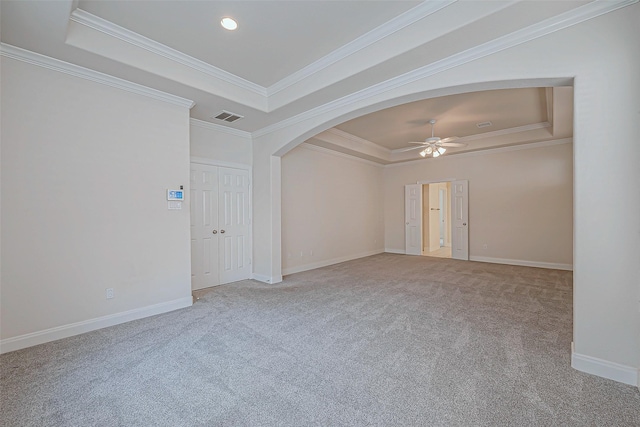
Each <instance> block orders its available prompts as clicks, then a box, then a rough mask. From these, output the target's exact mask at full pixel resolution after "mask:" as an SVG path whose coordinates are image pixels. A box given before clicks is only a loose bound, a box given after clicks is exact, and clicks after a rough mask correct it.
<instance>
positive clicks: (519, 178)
mask: <svg viewBox="0 0 640 427" xmlns="http://www.w3.org/2000/svg"><path fill="white" fill-rule="evenodd" d="M566 81H567V80H566V79H552V80H551V79H545V80H540V81H537V82H536V83H537V84H550V83H553V84H558V83H559V82H563V83H566ZM529 84H532V81H530V80H527V81H506V82H489V83H483V84H478V85H475V86H472V85H466V86H457V87H451V88H444V89H440V90H437V91H429V92H427V93H426V95H425V93H421V94H413V95H410V96H405V97H402V98H397V99H393V100H389V101H387V102H384V103H379V104H377V105H376V106H375V107H376V108H377V110H376V111H381V110H385V109H389V106H392V107H395V106H405V105H408V104H407V102H409V103H415V102H417V101H418V100H417V99H416V98H421V97H422V99H425V100H432V99H434V97H433V96H431V95H434V94H437V95H438V97H435V98H436V99H438V100H442V102H445V101H446V98H440V97H442V96H445V97H448V98H453V97H455V96H457V95H460V94H468V93H480V92H482V93H484V91H487V88H492V90H493V91H494V92H500V91H501V90H503V89H507V90H508V89H514V88H518V89H523V88H527V87H528V86H527V85H529ZM565 87H566V86H565ZM471 88H475V89H479V90H478V91H475V92H464V90H468V89H471ZM480 89H481V90H480ZM550 90H552V89H551V88H550ZM569 90H571V88H570V87H569ZM442 94H447V95H442ZM550 94H551V92H550ZM425 96H426V97H425ZM565 97H566V94H565ZM569 97H570V100H569V104H571V105H570V106H569V109H570V110H572V101H573V98H572V92H570V94H569ZM403 101H407V102H404V103H403ZM564 107H566V106H564ZM487 108H489V106H488V107H487ZM372 109H373V107H372V108H366V109H361V110H359V111H358V112H354V113H349V114H347V115H344V116H341V117H340V118H336V119H334V120H332V121H330V122H328V123H325V124H324V125H323V126H319V127H316V128H315V129H314V130H312V131H309V132H307V133H305V135H304V136H302V137H306V136H307V135H309V134H312V136H310V137H307V139H305V141H307V142H305V143H304V144H303V145H302V146H300V147H297V148H291V147H292V146H293V145H294V144H295V143H297V142H298V141H297V140H294V141H292V142H291V143H289V144H286V145H284V146H283V147H282V148H281V149H280V152H279V153H282V152H284V151H285V150H286V154H284V155H283V156H282V157H281V173H282V176H281V178H282V181H281V190H282V201H281V215H282V223H281V224H282V228H281V230H282V234H281V236H280V237H281V239H282V240H281V242H282V248H281V257H282V258H281V266H282V273H283V274H285V275H286V274H291V273H295V272H298V271H303V270H307V269H312V268H316V267H319V266H323V265H329V264H333V263H336V262H341V261H345V260H348V259H354V258H359V257H362V256H367V255H372V254H375V253H381V252H393V253H405V252H404V248H405V244H404V239H405V234H404V230H403V224H404V219H403V217H402V215H403V212H402V209H403V206H404V201H403V185H405V184H410V183H413V184H415V183H416V182H438V181H441V180H444V181H450V180H451V179H452V178H459V179H468V178H470V177H471V178H472V180H471V187H472V189H474V188H475V192H474V193H473V194H472V198H473V201H474V203H473V204H472V205H474V206H475V210H474V211H473V216H472V218H473V219H475V227H474V228H473V229H472V232H471V240H472V246H471V259H472V260H476V261H485V262H495V263H506V264H515V265H530V266H538V267H547V268H560V269H571V263H572V256H573V255H572V246H573V243H572V238H573V236H572V230H573V223H572V198H573V193H572V191H573V190H572V189H573V183H572V181H573V177H572V173H573V172H572V167H571V166H572V146H571V139H570V138H566V137H563V138H553V135H551V136H550V137H549V138H548V139H549V141H546V142H540V141H536V143H535V144H533V145H532V146H531V148H534V149H535V150H533V151H526V152H525V151H524V150H523V151H520V150H522V149H523V148H525V145H521V146H519V147H517V149H516V148H514V147H511V148H509V149H508V150H513V151H514V152H513V153H510V154H509V153H502V154H500V155H499V156H498V154H499V153H500V149H498V150H497V151H496V149H495V148H493V149H491V150H489V151H487V152H483V151H474V152H473V154H471V153H468V152H467V153H462V154H458V155H457V156H451V157H450V158H447V159H446V160H444V158H443V159H439V160H442V161H440V162H439V163H436V159H433V161H431V160H430V159H429V160H428V161H426V162H422V163H421V162H417V161H416V157H417V156H416V155H415V153H414V155H413V157H411V158H410V159H408V160H409V161H408V162H406V163H404V162H398V163H392V162H391V163H389V164H387V165H385V164H384V162H382V161H381V162H380V163H376V162H375V161H371V160H368V157H369V158H370V157H371V156H366V155H364V156H362V157H361V158H358V157H356V156H354V155H351V154H345V151H346V152H347V153H348V150H344V151H343V152H339V151H335V150H333V151H332V150H329V149H327V148H326V146H323V145H322V144H314V143H313V140H314V136H315V135H317V129H325V128H326V126H328V124H330V123H331V124H333V123H335V122H339V123H337V124H334V126H337V127H340V123H344V122H345V121H347V120H353V119H354V118H355V117H354V115H355V114H359V113H362V112H363V111H366V113H365V114H361V115H360V116H358V117H362V116H363V115H366V114H370V112H371V111H370V110H372ZM550 111H551V110H550ZM555 113H556V114H560V113H559V112H557V111H556V112H555ZM571 113H572V111H569V112H568V116H567V115H566V114H565V116H564V117H563V120H565V121H567V120H568V122H569V127H571V120H572V119H571V116H572V114H571ZM549 114H553V113H552V112H550V113H549ZM343 118H344V119H345V120H342V119H343ZM545 120H549V121H551V122H553V120H552V118H551V117H548V118H547V119H545ZM557 125H558V127H559V126H560V124H559V123H557ZM334 129H335V128H334ZM544 130H545V132H546V131H547V129H544ZM313 132H316V133H315V134H313ZM501 132H502V133H506V132H503V131H499V132H493V133H492V135H498V134H500V133H501ZM569 136H570V135H569ZM302 137H301V138H302ZM518 137H519V138H523V137H522V135H521V133H519V134H518ZM495 138H496V139H497V138H498V137H497V136H496V137H495ZM310 141H311V142H310ZM503 143H504V141H502V143H501V144H503ZM485 148H486V147H485ZM500 148H501V149H503V151H505V150H506V149H505V147H504V144H503V145H502V146H501V147H500ZM492 150H493V151H492ZM516 150H517V151H516ZM489 152H492V153H493V152H495V154H493V155H491V156H489V155H488V153H489ZM496 156H497V157H496ZM505 156H507V157H508V159H507V160H505ZM482 165H486V166H482ZM516 165H517V166H516ZM545 168H546V169H547V170H545V171H543V169H545ZM504 174H510V175H511V178H505V176H503V175H504ZM474 185H475V187H474ZM550 204H556V208H555V210H554V216H553V217H551V216H549V215H548V214H547V212H546V211H545V209H546V208H545V206H549V205H550Z"/></svg>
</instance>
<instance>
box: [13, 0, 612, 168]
mask: <svg viewBox="0 0 640 427" xmlns="http://www.w3.org/2000/svg"><path fill="white" fill-rule="evenodd" d="M614 1H619V0H614ZM597 3H600V4H601V2H597ZM597 7H602V6H600V5H597V4H596V3H593V0H575V1H573V0H570V1H549V2H538V1H517V0H516V1H511V0H504V1H490V2H489V1H455V0H443V1H432V0H430V1H424V2H422V1H397V0H394V1H311V0H304V1H190V0H179V1H178V0H175V1H95V0H90V1H87V0H80V1H77V0H76V1H72V0H58V1H30V0H21V1H7V0H2V2H0V18H1V22H0V33H1V39H2V43H3V50H5V51H6V50H7V49H9V48H11V49H12V48H13V47H17V48H22V49H26V50H27V51H31V52H35V53H39V54H42V55H46V56H48V57H51V58H56V59H59V60H62V61H65V62H68V63H71V64H76V65H79V66H81V67H86V68H89V69H91V70H96V71H99V72H103V73H106V74H108V75H111V76H115V77H118V78H122V79H125V80H127V81H131V82H134V83H138V84H142V85H144V86H147V87H151V88H154V89H157V90H161V91H164V92H167V93H170V94H173V95H177V96H180V97H184V98H187V99H191V100H193V101H195V107H193V108H192V110H191V117H192V118H194V119H198V120H203V121H207V122H210V123H215V124H219V125H224V126H228V127H229V128H232V129H235V130H239V131H244V132H252V133H255V132H264V131H265V129H269V128H270V127H273V126H276V125H277V124H278V123H279V122H281V121H283V120H285V119H288V118H290V117H293V116H295V115H297V114H303V113H304V114H308V113H310V112H311V113H312V112H313V111H314V109H320V108H323V107H324V106H327V105H330V104H331V103H334V102H336V100H338V99H340V98H342V97H344V96H347V95H350V94H354V93H356V92H357V91H360V90H365V89H367V88H369V87H371V86H374V85H380V84H385V83H386V82H388V81H389V79H393V78H396V77H397V76H399V75H402V74H404V73H408V72H412V71H414V70H416V69H424V68H425V67H432V68H433V69H434V70H435V71H434V72H446V70H445V69H444V67H442V64H444V63H449V62H452V61H453V62H454V61H455V60H456V58H459V57H460V55H471V53H475V52H480V53H481V52H484V51H486V50H488V49H489V48H493V49H496V48H499V47H500V46H501V43H505V41H506V42H509V40H516V39H517V38H518V37H522V36H523V35H524V36H529V37H532V36H531V34H544V32H545V31H547V29H548V31H552V30H554V29H556V28H557V26H558V25H562V22H568V21H569V19H568V18H571V17H575V16H582V15H581V14H584V12H585V11H587V12H589V11H593V10H596V8H597ZM223 16H233V17H234V18H236V19H237V20H238V22H239V29H238V30H237V31H235V32H228V31H225V30H223V29H222V28H221V27H220V26H219V21H220V19H221V18H222V17H223ZM585 16H586V15H585ZM438 67H441V68H438ZM438 70H440V71H438ZM443 70H444V71H443ZM565 83H566V82H565ZM571 106H572V95H571V92H570V89H568V90H561V89H559V88H556V89H555V90H553V89H545V88H523V89H517V90H515V89H514V90H501V91H487V92H478V93H473V94H460V95H453V96H449V97H444V98H438V99H430V100H422V101H417V102H413V103H410V104H405V105H401V106H397V107H394V108H390V109H387V110H383V111H379V112H375V113H372V114H369V115H367V116H363V117H360V118H357V119H354V120H350V121H348V122H346V123H343V124H341V125H339V126H337V127H336V129H334V130H333V131H332V133H331V132H330V133H331V136H330V137H327V135H325V138H322V135H319V138H315V139H313V140H311V141H310V142H312V143H315V144H318V145H323V146H326V147H328V148H332V149H338V150H341V151H343V152H349V153H350V154H355V155H360V154H362V153H360V154H358V150H354V145H353V144H351V146H350V148H348V147H347V145H348V144H347V143H344V141H347V140H350V141H351V142H353V141H358V142H359V143H360V145H362V144H365V145H367V144H369V147H370V148H371V150H373V151H371V150H370V151H371V152H376V153H379V154H380V155H379V156H378V154H376V155H373V159H374V160H375V161H379V162H381V163H390V162H394V161H401V160H408V159H411V158H414V157H415V154H413V153H409V156H397V155H396V156H395V157H393V156H394V155H393V152H392V150H395V149H398V148H401V147H406V146H407V144H406V143H407V142H408V141H419V140H423V139H424V138H426V137H427V136H429V135H428V133H429V129H430V128H429V126H428V125H427V124H426V122H427V121H428V119H430V118H434V119H437V120H438V123H437V125H436V134H437V135H438V136H442V137H446V136H451V135H456V136H459V137H464V138H466V142H468V144H469V146H468V147H467V148H465V149H462V150H451V152H452V153H455V152H456V151H468V150H478V149H484V148H488V147H491V146H497V145H509V144H522V143H528V142H539V141H543V140H549V139H557V138H561V137H567V136H571V120H572V111H571ZM221 110H228V111H232V112H234V113H237V114H239V115H242V116H244V117H245V118H244V119H242V120H239V121H237V122H235V123H233V124H227V123H224V122H219V121H216V120H213V119H212V118H211V117H212V116H213V115H215V114H217V113H218V112H220V111H221ZM481 121H491V122H492V123H493V127H491V128H483V129H478V128H477V127H475V125H476V123H478V122H481ZM481 133H485V137H483V136H482V135H479V134H481ZM487 135H488V136H489V137H490V138H487V137H486V136H487ZM505 135H511V136H510V137H509V138H506V137H505ZM514 135H515V137H514ZM464 138H463V139H464ZM327 140H330V142H327ZM338 140H341V141H342V142H340V141H338ZM472 142H473V144H472ZM374 144H375V145H374ZM341 146H342V148H340V147H341ZM371 152H369V154H366V155H361V157H365V158H370V157H372V156H371ZM389 153H391V154H389ZM376 156H377V157H376ZM390 156H391V157H390Z"/></svg>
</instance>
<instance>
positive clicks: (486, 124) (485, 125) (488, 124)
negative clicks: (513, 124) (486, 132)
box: [476, 122, 493, 129]
mask: <svg viewBox="0 0 640 427" xmlns="http://www.w3.org/2000/svg"><path fill="white" fill-rule="evenodd" d="M476 126H478V128H479V129H482V128H486V127H489V126H493V123H491V122H482V123H477V124H476Z"/></svg>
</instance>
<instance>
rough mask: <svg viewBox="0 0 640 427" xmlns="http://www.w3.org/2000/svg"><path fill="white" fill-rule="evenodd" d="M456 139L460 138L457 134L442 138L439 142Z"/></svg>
mask: <svg viewBox="0 0 640 427" xmlns="http://www.w3.org/2000/svg"><path fill="white" fill-rule="evenodd" d="M456 139H458V137H457V136H450V137H448V138H442V139H441V140H440V141H439V142H442V143H445V142H451V141H455V140H456Z"/></svg>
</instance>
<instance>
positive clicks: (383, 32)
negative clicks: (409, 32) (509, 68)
mask: <svg viewBox="0 0 640 427" xmlns="http://www.w3.org/2000/svg"><path fill="white" fill-rule="evenodd" d="M456 1H457V0H447V1H428V2H427V1H425V2H423V3H421V4H419V5H418V6H416V7H413V8H411V9H409V10H408V11H406V12H404V13H402V14H400V15H398V16H396V17H395V18H393V19H392V20H390V21H388V22H386V23H385V24H382V25H380V26H378V27H377V28H374V29H373V30H371V31H369V32H368V33H366V34H363V35H362V36H360V37H358V38H357V39H355V40H352V41H351V42H349V43H347V44H345V45H343V46H341V47H339V48H338V49H336V50H334V51H333V52H331V53H329V54H327V55H325V56H324V57H322V58H320V59H318V60H317V61H315V62H313V63H311V64H309V65H307V66H306V67H304V68H302V69H300V70H298V71H296V72H294V73H292V74H290V75H288V76H287V77H285V78H283V79H282V80H280V81H278V82H276V83H274V84H273V85H271V86H269V87H268V88H267V94H268V95H269V96H271V95H274V94H276V93H278V92H280V91H283V90H285V89H287V88H288V87H290V86H293V85H295V84H296V83H300V82H301V81H303V80H304V79H306V78H309V77H310V76H312V75H314V74H316V73H318V72H319V71H322V70H324V69H325V68H327V67H329V66H331V65H333V64H335V63H337V62H339V61H341V60H343V59H345V58H347V57H349V56H351V55H353V54H355V53H357V52H359V51H361V50H363V49H365V48H367V47H368V46H371V45H372V44H374V43H376V42H379V41H380V40H382V39H384V38H385V37H388V36H390V35H392V34H393V33H395V32H398V31H400V30H402V29H403V28H405V27H408V26H409V25H411V24H414V23H416V22H417V21H419V20H421V19H423V18H425V17H427V16H429V15H431V14H433V13H435V12H437V11H439V10H440V9H443V8H445V7H447V6H449V5H450V4H452V3H455V2H456Z"/></svg>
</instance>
